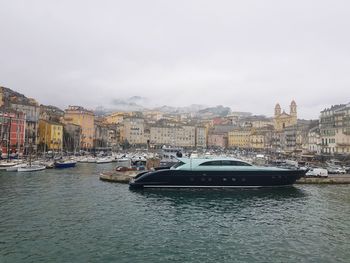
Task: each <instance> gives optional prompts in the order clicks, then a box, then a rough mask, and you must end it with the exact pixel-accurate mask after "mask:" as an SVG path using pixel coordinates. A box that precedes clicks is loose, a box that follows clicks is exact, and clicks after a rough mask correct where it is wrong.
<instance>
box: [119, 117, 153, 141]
mask: <svg viewBox="0 0 350 263" xmlns="http://www.w3.org/2000/svg"><path fill="white" fill-rule="evenodd" d="M144 130H145V120H144V119H143V118H138V117H128V118H126V119H124V121H123V123H122V128H121V140H122V141H127V142H128V143H129V144H131V145H141V144H146V143H147V140H146V138H145V135H144Z"/></svg>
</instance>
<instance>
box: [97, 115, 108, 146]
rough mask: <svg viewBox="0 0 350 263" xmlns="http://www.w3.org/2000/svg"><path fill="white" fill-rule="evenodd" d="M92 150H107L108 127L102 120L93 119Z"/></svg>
mask: <svg viewBox="0 0 350 263" xmlns="http://www.w3.org/2000/svg"><path fill="white" fill-rule="evenodd" d="M94 127H95V132H94V149H95V150H102V151H103V150H107V148H108V126H107V124H105V123H104V119H103V118H95V122H94Z"/></svg>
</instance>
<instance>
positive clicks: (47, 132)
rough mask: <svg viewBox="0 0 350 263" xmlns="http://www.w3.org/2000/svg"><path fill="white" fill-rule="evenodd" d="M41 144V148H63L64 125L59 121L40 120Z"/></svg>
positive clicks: (57, 149)
mask: <svg viewBox="0 0 350 263" xmlns="http://www.w3.org/2000/svg"><path fill="white" fill-rule="evenodd" d="M39 146H40V148H41V150H46V151H48V150H56V151H59V150H62V149H63V125H62V124H61V123H58V122H53V121H48V120H39Z"/></svg>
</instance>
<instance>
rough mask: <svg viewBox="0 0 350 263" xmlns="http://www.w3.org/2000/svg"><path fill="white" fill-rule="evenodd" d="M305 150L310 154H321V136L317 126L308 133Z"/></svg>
mask: <svg viewBox="0 0 350 263" xmlns="http://www.w3.org/2000/svg"><path fill="white" fill-rule="evenodd" d="M307 137H308V142H307V149H308V151H309V152H310V153H317V154H320V153H321V134H320V128H319V127H318V125H317V126H316V127H314V128H312V129H310V130H309V132H308V136H307Z"/></svg>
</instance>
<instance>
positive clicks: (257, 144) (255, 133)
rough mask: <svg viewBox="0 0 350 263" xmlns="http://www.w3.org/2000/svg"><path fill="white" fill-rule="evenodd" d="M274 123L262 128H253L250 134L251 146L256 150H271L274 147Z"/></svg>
mask: <svg viewBox="0 0 350 263" xmlns="http://www.w3.org/2000/svg"><path fill="white" fill-rule="evenodd" d="M273 132H274V128H273V126H272V125H270V126H263V127H260V128H252V130H251V133H250V136H249V147H250V148H252V149H255V150H269V149H271V148H272V144H271V141H272V134H273Z"/></svg>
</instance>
